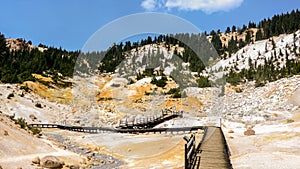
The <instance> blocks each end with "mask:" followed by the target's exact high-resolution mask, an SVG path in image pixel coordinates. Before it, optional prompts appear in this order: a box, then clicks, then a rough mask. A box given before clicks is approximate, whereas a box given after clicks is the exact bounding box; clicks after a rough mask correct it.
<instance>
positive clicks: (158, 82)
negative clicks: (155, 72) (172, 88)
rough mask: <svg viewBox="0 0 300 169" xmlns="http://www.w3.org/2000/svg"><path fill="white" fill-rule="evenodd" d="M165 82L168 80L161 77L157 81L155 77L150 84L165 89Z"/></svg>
mask: <svg viewBox="0 0 300 169" xmlns="http://www.w3.org/2000/svg"><path fill="white" fill-rule="evenodd" d="M167 81H168V78H167V77H166V76H162V77H161V78H160V79H159V80H157V79H156V77H153V78H152V81H151V83H152V84H155V85H156V86H158V87H165V86H166V85H167Z"/></svg>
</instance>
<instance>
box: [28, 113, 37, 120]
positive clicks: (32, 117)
mask: <svg viewBox="0 0 300 169" xmlns="http://www.w3.org/2000/svg"><path fill="white" fill-rule="evenodd" d="M29 118H30V119H31V120H32V121H34V120H36V119H37V118H36V117H35V115H34V114H30V115H29Z"/></svg>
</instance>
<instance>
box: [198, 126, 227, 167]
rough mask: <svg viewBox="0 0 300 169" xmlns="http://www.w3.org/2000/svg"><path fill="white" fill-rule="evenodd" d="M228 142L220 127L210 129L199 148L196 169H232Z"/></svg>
mask: <svg viewBox="0 0 300 169" xmlns="http://www.w3.org/2000/svg"><path fill="white" fill-rule="evenodd" d="M228 158H229V155H228V154H227V151H226V142H225V139H224V136H223V133H222V131H221V128H218V127H208V129H207V133H206V136H205V138H204V140H203V141H202V143H201V145H200V146H199V148H198V152H197V155H196V160H195V164H194V167H193V168H194V169H228V168H229V169H230V168H232V167H231V164H230V160H229V159H228Z"/></svg>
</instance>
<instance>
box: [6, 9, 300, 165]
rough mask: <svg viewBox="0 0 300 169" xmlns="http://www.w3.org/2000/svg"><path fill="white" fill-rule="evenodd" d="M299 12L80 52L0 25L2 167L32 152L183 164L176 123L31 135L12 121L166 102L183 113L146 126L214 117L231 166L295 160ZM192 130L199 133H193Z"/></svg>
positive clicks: (95, 119) (103, 113)
mask: <svg viewBox="0 0 300 169" xmlns="http://www.w3.org/2000/svg"><path fill="white" fill-rule="evenodd" d="M299 19H300V12H299V11H298V10H297V11H292V12H291V13H287V14H282V15H275V16H274V17H273V18H271V19H264V20H262V21H261V22H259V23H258V24H255V23H252V22H250V23H249V24H248V26H245V25H244V26H243V27H242V28H239V27H236V26H233V27H232V28H231V29H230V28H228V29H227V30H226V31H225V32H221V31H212V32H211V33H210V34H206V33H203V34H199V35H195V34H188V33H179V34H174V35H172V34H170V35H159V36H155V37H150V36H148V37H147V38H146V39H141V40H140V41H138V42H130V41H127V42H120V43H118V44H112V46H111V47H110V48H109V49H107V50H106V51H93V52H88V53H81V52H80V51H66V50H64V49H62V48H55V47H48V46H45V45H42V44H40V45H39V46H38V47H35V46H33V45H31V42H30V41H28V42H26V41H25V40H23V39H20V38H19V39H14V38H9V39H7V38H5V37H4V35H2V34H1V36H0V58H1V59H0V81H1V82H0V129H1V130H0V147H1V148H0V166H1V167H3V168H16V167H23V168H32V167H33V165H32V164H31V160H32V159H33V158H35V157H36V156H39V157H43V156H46V155H53V156H57V157H59V159H62V160H63V161H65V163H66V164H68V167H67V165H65V168H71V164H74V165H80V166H82V167H90V168H93V167H101V168H115V167H120V168H122V167H123V168H141V167H145V165H147V166H149V167H153V168H179V167H182V166H183V165H184V164H183V152H184V140H183V139H182V138H183V137H184V136H186V135H187V134H186V133H177V135H175V134H174V133H169V134H157V133H156V134H150V133H144V134H137V133H132V134H128V133H127V134H123V133H98V134H88V133H78V132H72V131H65V130H59V129H43V130H41V133H40V135H38V134H37V133H39V132H40V131H39V130H38V131H36V132H37V133H33V131H34V130H35V128H34V129H33V131H32V130H31V129H32V128H31V129H29V127H28V126H26V125H27V124H26V125H25V124H24V125H25V126H22V125H21V124H15V123H22V124H23V123H25V121H26V122H27V123H29V124H30V123H51V124H52V123H53V124H62V125H74V126H88V127H89V126H94V127H110V128H115V127H117V126H118V125H119V123H120V121H121V120H124V119H126V120H127V119H135V118H144V119H147V118H149V117H151V116H154V115H160V114H161V113H162V110H166V111H169V112H174V111H182V112H183V117H182V118H175V119H172V120H169V121H166V122H164V123H161V124H159V125H158V126H156V128H165V127H168V128H175V127H191V126H221V127H222V128H223V129H224V131H225V133H224V134H225V137H226V140H227V141H228V144H229V147H230V151H231V154H232V156H231V161H232V163H233V166H234V168H255V169H257V168H276V167H278V166H283V165H284V166H287V167H286V168H294V166H297V163H298V161H299V160H300V154H299V152H300V151H299V150H300V144H299V139H298V138H299V136H300V135H299V133H300V98H299V96H300V62H299V61H300V60H299V56H300V20H299ZM180 40H185V41H180ZM185 42H187V43H185ZM209 42H210V43H209ZM18 120H19V121H21V122H18ZM24 120H25V121H24ZM247 131H251V132H252V135H249V134H247ZM244 132H245V133H244ZM33 134H36V135H33ZM197 134H198V135H197V138H199V139H200V138H201V137H202V131H200V130H199V131H197ZM279 159H280V160H279ZM16 164H17V165H16ZM1 167H0V168H1Z"/></svg>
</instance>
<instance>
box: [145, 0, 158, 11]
mask: <svg viewBox="0 0 300 169" xmlns="http://www.w3.org/2000/svg"><path fill="white" fill-rule="evenodd" d="M141 6H142V7H143V8H144V9H146V10H148V11H153V10H154V9H155V8H156V0H144V1H143V2H142V4H141Z"/></svg>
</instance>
